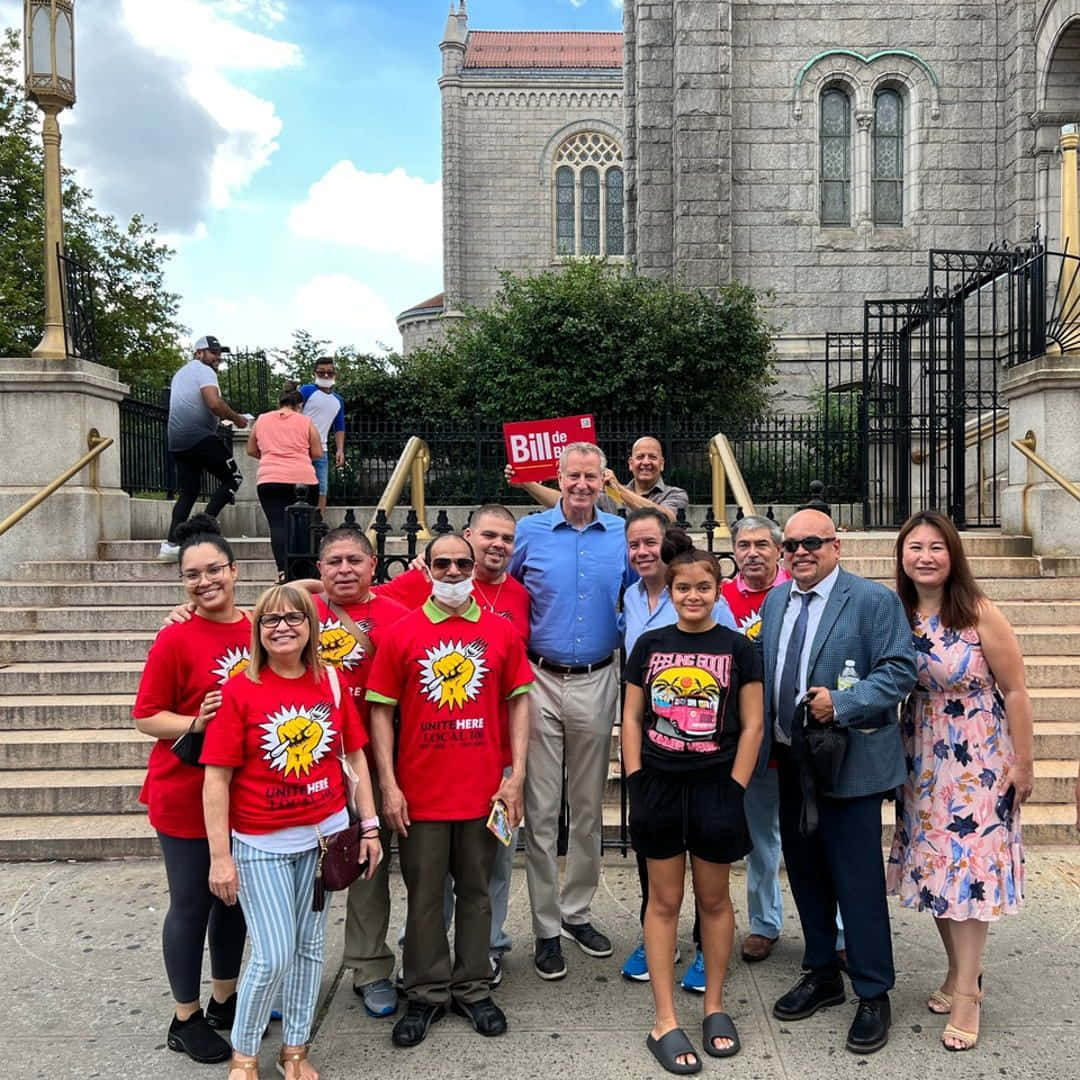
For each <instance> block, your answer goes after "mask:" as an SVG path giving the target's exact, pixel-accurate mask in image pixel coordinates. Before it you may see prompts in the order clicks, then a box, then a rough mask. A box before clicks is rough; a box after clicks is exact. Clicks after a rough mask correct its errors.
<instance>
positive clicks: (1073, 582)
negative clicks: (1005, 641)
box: [843, 562, 1080, 604]
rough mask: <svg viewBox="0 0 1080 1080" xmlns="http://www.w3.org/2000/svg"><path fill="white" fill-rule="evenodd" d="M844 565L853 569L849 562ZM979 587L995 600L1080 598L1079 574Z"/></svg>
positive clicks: (885, 579) (994, 581)
mask: <svg viewBox="0 0 1080 1080" xmlns="http://www.w3.org/2000/svg"><path fill="white" fill-rule="evenodd" d="M843 565H844V567H845V568H848V569H850V568H849V567H848V564H847V563H846V562H845V563H844V564H843ZM872 580H874V581H876V582H878V583H879V584H881V585H885V586H886V587H887V588H890V589H891V588H894V587H895V585H896V578H895V576H894V575H893V574H891V573H890V574H887V575H882V576H877V577H874V578H873V579H872ZM979 586H980V587H981V588H982V590H983V592H985V593H986V595H987V596H989V597H990V599H991V600H993V601H994V602H995V603H1001V602H1003V601H1007V600H1015V601H1021V600H1026V601H1029V602H1034V601H1041V602H1043V603H1047V604H1049V603H1059V602H1060V601H1062V600H1080V577H1075V578H1052V577H1021V578H1008V577H1005V578H980V579H979Z"/></svg>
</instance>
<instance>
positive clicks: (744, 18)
mask: <svg viewBox="0 0 1080 1080" xmlns="http://www.w3.org/2000/svg"><path fill="white" fill-rule="evenodd" d="M464 9H465V4H464V2H462V3H461V5H460V9H459V10H458V11H454V10H453V9H452V11H451V15H450V18H449V20H448V23H447V28H446V31H445V33H444V37H443V41H442V43H441V46H440V48H441V50H442V54H443V77H442V79H441V80H440V86H441V89H442V95H443V190H444V196H443V198H444V221H443V233H444V280H445V295H444V297H442V298H438V297H436V298H433V299H432V301H428V302H426V308H425V307H423V306H420V307H419V308H418V309H411V311H410V312H406V313H403V315H402V316H401V317H400V318H399V325H401V327H402V331H403V336H404V339H405V343H406V348H407V349H408V348H410V347H413V346H414V345H415V344H416V343H417V342H418V341H421V340H424V339H425V338H426V337H428V336H430V335H431V334H432V333H438V332H439V330H440V328H441V323H440V320H443V319H445V318H447V317H450V318H452V317H453V314H454V312H455V311H457V310H459V309H460V307H461V305H463V304H482V303H484V302H485V301H486V300H488V299H490V297H491V295H492V294H493V293H494V291H495V289H496V288H497V286H498V272H499V270H512V271H528V270H537V269H542V268H547V267H551V266H553V265H558V264H559V263H560V262H562V261H563V260H564V259H565V258H566V257H570V256H574V255H586V254H594V255H595V254H601V255H606V256H607V257H608V258H609V259H612V260H616V261H617V260H625V261H626V262H627V263H629V264H631V265H632V266H633V267H634V268H635V269H636V271H637V272H638V273H644V274H657V275H675V276H676V277H678V278H680V279H681V280H682V281H684V282H685V283H686V284H687V285H690V286H695V287H701V288H704V289H706V290H712V289H715V288H717V287H718V286H720V285H722V284H723V283H724V282H726V281H729V280H731V279H733V278H734V279H738V280H741V281H743V282H745V283H746V284H748V285H750V286H752V287H754V288H755V289H758V290H760V291H762V292H768V293H769V294H770V295H769V299H768V300H767V307H768V313H769V316H770V318H771V319H772V320H773V321H774V322H775V323H776V324H777V325H778V327H779V333H778V338H777V353H778V360H779V362H780V364H781V366H782V370H783V374H784V377H783V378H782V379H781V382H780V384H779V393H780V397H781V402H779V404H781V406H782V407H790V408H799V407H801V406H802V405H803V404H805V399H806V397H807V395H808V393H809V391H810V389H811V387H812V385H813V384H814V382H815V381H816V379H817V373H818V372H819V371H820V365H821V361H822V359H823V355H824V335H825V333H826V332H827V331H830V330H860V329H861V328H862V302H863V300H864V299H865V298H867V297H902V296H917V295H919V294H921V293H922V291H923V290H924V289H925V288H926V283H927V252H928V250H929V249H930V248H967V249H974V250H979V249H984V248H986V247H987V246H988V245H990V244H994V243H1000V242H1002V241H1008V242H1009V243H1011V244H1020V243H1024V242H1026V241H1027V240H1028V239H1029V238H1030V236H1031V234H1032V232H1033V230H1034V229H1035V227H1036V225H1038V226H1039V228H1040V229H1041V231H1042V235H1043V237H1044V238H1045V239H1046V240H1047V243H1048V246H1049V247H1051V248H1056V247H1058V246H1059V239H1058V237H1057V233H1058V231H1059V228H1058V187H1059V175H1058V173H1059V170H1058V158H1057V144H1058V133H1059V129H1060V127H1061V125H1062V124H1063V123H1075V122H1080V0H1048V2H1047V0H998V2H997V3H994V4H990V3H985V2H978V3H976V2H972V3H966V4H965V3H955V2H944V0H940V2H938V0H929V2H922V3H905V2H898V3H893V4H889V5H880V4H859V3H833V4H819V3H801V2H789V3H783V4H782V3H765V2H761V0H744V2H733V0H729V2H717V0H627V2H626V4H625V8H624V16H623V33H622V35H618V34H580V33H567V34H543V33H500V32H484V31H470V30H469V29H468V25H467V15H466V12H465V10H464ZM620 195H621V196H622V198H623V202H622V208H621V210H622V212H621V214H618V213H617V212H616V205H615V200H616V199H617V198H618V197H619V196H620ZM785 394H786V395H787V396H788V397H789V398H790V401H789V403H788V405H787V406H784V405H783V400H782V399H783V398H784V396H785Z"/></svg>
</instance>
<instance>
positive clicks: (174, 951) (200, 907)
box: [158, 832, 247, 1002]
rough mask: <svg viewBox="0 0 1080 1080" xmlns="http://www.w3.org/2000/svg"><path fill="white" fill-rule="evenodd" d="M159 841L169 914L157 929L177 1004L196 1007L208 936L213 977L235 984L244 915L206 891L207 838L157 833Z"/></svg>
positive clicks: (242, 949)
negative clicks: (163, 863) (189, 1003)
mask: <svg viewBox="0 0 1080 1080" xmlns="http://www.w3.org/2000/svg"><path fill="white" fill-rule="evenodd" d="M158 840H159V841H160V842H161V853H162V855H163V856H164V857H165V875H166V877H167V878H168V879H169V910H168V911H167V912H166V913H165V922H164V924H163V925H162V927H161V948H162V952H163V953H164V954H165V973H166V974H167V975H168V977H169V986H170V988H171V989H172V995H173V998H174V999H175V1000H176V1001H179V1002H188V1001H198V1000H199V988H200V986H201V984H202V961H203V944H204V943H205V942H206V940H207V930H208V929H209V940H210V974H211V976H212V977H213V978H215V979H220V980H222V981H228V980H229V979H235V978H236V977H237V976H238V975H239V974H240V961H241V959H242V958H243V955H244V938H245V936H246V934H247V927H246V925H245V924H244V913H243V912H242V911H241V910H240V905H239V904H238V903H237V904H233V906H232V907H227V906H226V905H225V904H224V903H222V902H221V901H220V900H219V899H218V898H217V897H216V896H215V895H214V894H213V893H212V892H211V891H210V886H209V884H208V883H207V879H208V877H209V874H210V845H209V844H208V843H207V842H206V839H205V837H200V838H199V839H196V840H189V839H187V838H185V837H179V836H166V835H165V833H162V832H159V833H158Z"/></svg>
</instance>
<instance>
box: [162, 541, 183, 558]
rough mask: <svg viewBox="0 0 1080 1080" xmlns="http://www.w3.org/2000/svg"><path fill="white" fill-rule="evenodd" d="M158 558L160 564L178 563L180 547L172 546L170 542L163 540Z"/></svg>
mask: <svg viewBox="0 0 1080 1080" xmlns="http://www.w3.org/2000/svg"><path fill="white" fill-rule="evenodd" d="M157 557H158V562H176V560H177V559H179V558H180V545H179V544H170V543H169V541H168V540H162V541H161V547H160V548H159V549H158V556H157Z"/></svg>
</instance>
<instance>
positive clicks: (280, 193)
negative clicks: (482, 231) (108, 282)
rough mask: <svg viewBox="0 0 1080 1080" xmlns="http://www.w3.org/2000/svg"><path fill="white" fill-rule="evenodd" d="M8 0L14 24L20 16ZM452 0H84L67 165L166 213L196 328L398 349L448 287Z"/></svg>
mask: <svg viewBox="0 0 1080 1080" xmlns="http://www.w3.org/2000/svg"><path fill="white" fill-rule="evenodd" d="M467 6H468V12H469V26H470V28H472V29H501V30H523V29H535V30H545V29H579V30H616V29H619V28H620V27H621V24H622V12H621V9H622V4H621V2H618V0H533V2H526V0H468V5H467ZM21 8H22V4H21V2H19V0H0V26H2V25H15V24H18V23H19V22H21ZM448 8H449V0H381V2H378V3H375V2H371V0H81V2H80V3H78V4H77V5H76V35H77V46H76V47H77V59H76V66H77V80H78V94H79V100H78V102H77V104H76V106H75V109H74V110H73V111H72V112H70V113H65V114H64V116H63V117H62V118H61V126H62V130H63V138H64V146H63V154H64V163H65V165H69V166H72V167H74V168H75V169H76V171H77V173H78V175H79V178H80V180H82V182H84V183H86V184H88V185H89V186H90V187H92V188H93V189H94V191H95V196H96V202H97V204H98V206H99V207H101V208H102V209H104V210H107V211H108V212H109V213H112V214H114V215H116V217H118V218H119V219H121V220H126V219H127V218H128V217H129V216H130V215H131V214H133V213H142V214H144V215H145V216H146V217H147V218H149V219H151V220H154V221H157V222H159V223H160V226H161V229H162V232H163V234H164V235H165V236H166V237H167V239H168V240H169V242H170V243H171V244H173V245H174V246H175V247H176V249H177V255H176V257H175V258H174V260H173V262H172V264H171V268H170V270H169V275H168V283H169V285H170V287H171V288H173V289H174V290H175V291H177V292H179V293H181V294H182V296H183V306H182V319H183V321H184V322H185V323H186V324H187V325H188V327H189V328H190V330H191V333H192V336H197V335H199V334H203V333H214V334H217V335H218V336H219V337H220V338H221V340H222V341H225V342H226V343H227V344H236V345H251V346H255V345H261V346H265V347H273V346H276V345H281V344H285V343H287V342H288V340H289V336H290V332H291V331H292V330H293V329H295V328H299V327H303V328H305V329H308V330H311V331H312V332H313V333H315V334H316V335H318V336H320V337H325V338H329V339H331V340H332V341H333V342H334V343H335V344H356V345H358V346H360V347H361V348H375V347H376V346H377V344H378V343H380V342H381V343H384V344H385V345H387V346H389V347H391V348H395V349H396V348H399V347H400V338H399V336H398V334H397V330H396V327H395V326H394V321H393V317H394V316H395V315H396V314H397V313H398V312H399V311H401V310H403V309H404V308H406V307H409V306H410V305H412V304H414V303H416V302H418V301H420V300H424V299H426V298H427V297H429V296H431V295H432V294H434V293H437V292H439V291H440V290H441V289H442V262H441V259H442V254H441V232H440V229H441V226H440V221H441V188H440V183H439V182H440V131H439V123H440V116H439V112H440V110H439V91H438V86H437V80H438V77H439V73H440V70H441V60H440V55H439V50H438V42H439V39H440V37H441V36H442V30H443V26H444V24H445V21H446V14H447V11H448Z"/></svg>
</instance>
